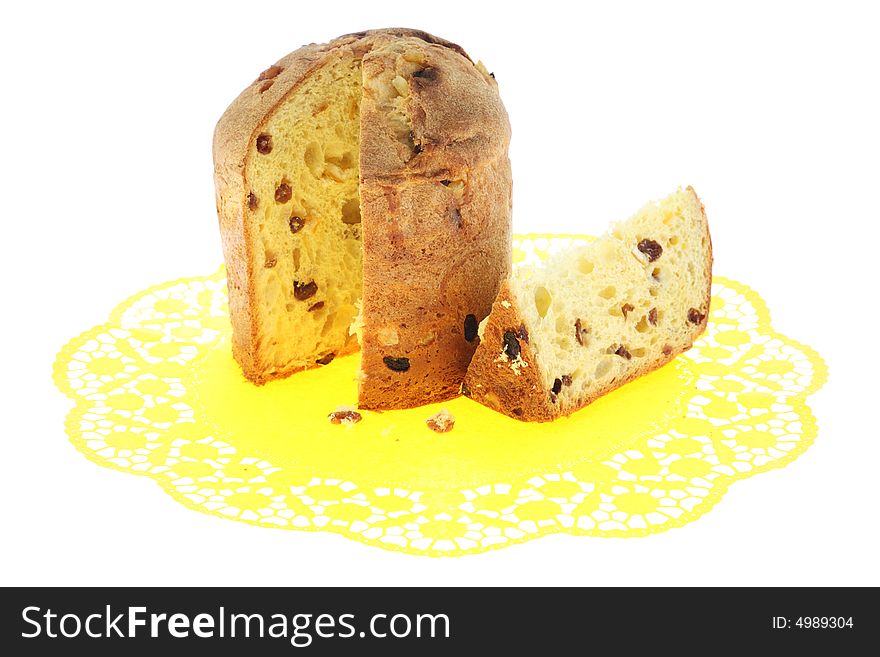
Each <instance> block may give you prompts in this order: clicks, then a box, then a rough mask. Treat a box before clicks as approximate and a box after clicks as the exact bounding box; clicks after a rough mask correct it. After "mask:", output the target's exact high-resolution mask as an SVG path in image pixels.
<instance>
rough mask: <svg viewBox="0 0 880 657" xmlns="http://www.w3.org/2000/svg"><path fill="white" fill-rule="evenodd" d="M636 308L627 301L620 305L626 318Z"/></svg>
mask: <svg viewBox="0 0 880 657" xmlns="http://www.w3.org/2000/svg"><path fill="white" fill-rule="evenodd" d="M635 309H636V307H635V306H634V305H632V304H631V303H625V304H623V305H622V306H621V307H620V312H622V313H623V318H624V319H626V316H627V315H628V314H629V313H631V312H632V311H633V310H635Z"/></svg>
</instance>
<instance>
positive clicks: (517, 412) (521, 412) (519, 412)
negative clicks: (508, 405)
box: [510, 406, 523, 415]
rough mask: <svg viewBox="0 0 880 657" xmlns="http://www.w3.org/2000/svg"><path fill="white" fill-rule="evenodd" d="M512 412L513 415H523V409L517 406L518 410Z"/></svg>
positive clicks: (514, 409)
mask: <svg viewBox="0 0 880 657" xmlns="http://www.w3.org/2000/svg"><path fill="white" fill-rule="evenodd" d="M510 412H511V413H513V414H514V415H522V414H523V409H521V408H520V407H519V406H517V407H516V408H513V409H511V411H510Z"/></svg>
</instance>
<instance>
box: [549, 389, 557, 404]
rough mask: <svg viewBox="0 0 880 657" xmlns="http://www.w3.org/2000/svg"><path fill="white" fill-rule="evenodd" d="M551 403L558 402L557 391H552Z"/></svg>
mask: <svg viewBox="0 0 880 657" xmlns="http://www.w3.org/2000/svg"><path fill="white" fill-rule="evenodd" d="M550 403H551V404H555V403H556V393H554V392H551V393H550Z"/></svg>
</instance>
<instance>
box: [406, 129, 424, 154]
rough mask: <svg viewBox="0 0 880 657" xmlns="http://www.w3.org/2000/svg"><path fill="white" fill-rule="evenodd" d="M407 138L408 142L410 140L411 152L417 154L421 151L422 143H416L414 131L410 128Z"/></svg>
mask: <svg viewBox="0 0 880 657" xmlns="http://www.w3.org/2000/svg"><path fill="white" fill-rule="evenodd" d="M409 140H410V142H412V145H413V154H414V155H418V154H419V153H421V152H422V145H421V144H419V143H416V133H414V132H413V131H412V130H410V131H409Z"/></svg>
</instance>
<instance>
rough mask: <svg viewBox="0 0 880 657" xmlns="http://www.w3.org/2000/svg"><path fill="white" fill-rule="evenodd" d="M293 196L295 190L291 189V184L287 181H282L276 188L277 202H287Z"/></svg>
mask: <svg viewBox="0 0 880 657" xmlns="http://www.w3.org/2000/svg"><path fill="white" fill-rule="evenodd" d="M291 196H293V190H291V189H290V185H288V184H287V183H286V182H283V183H281V184H280V185H278V187H276V188H275V202H276V203H287V202H288V201H289V200H290V197H291Z"/></svg>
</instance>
